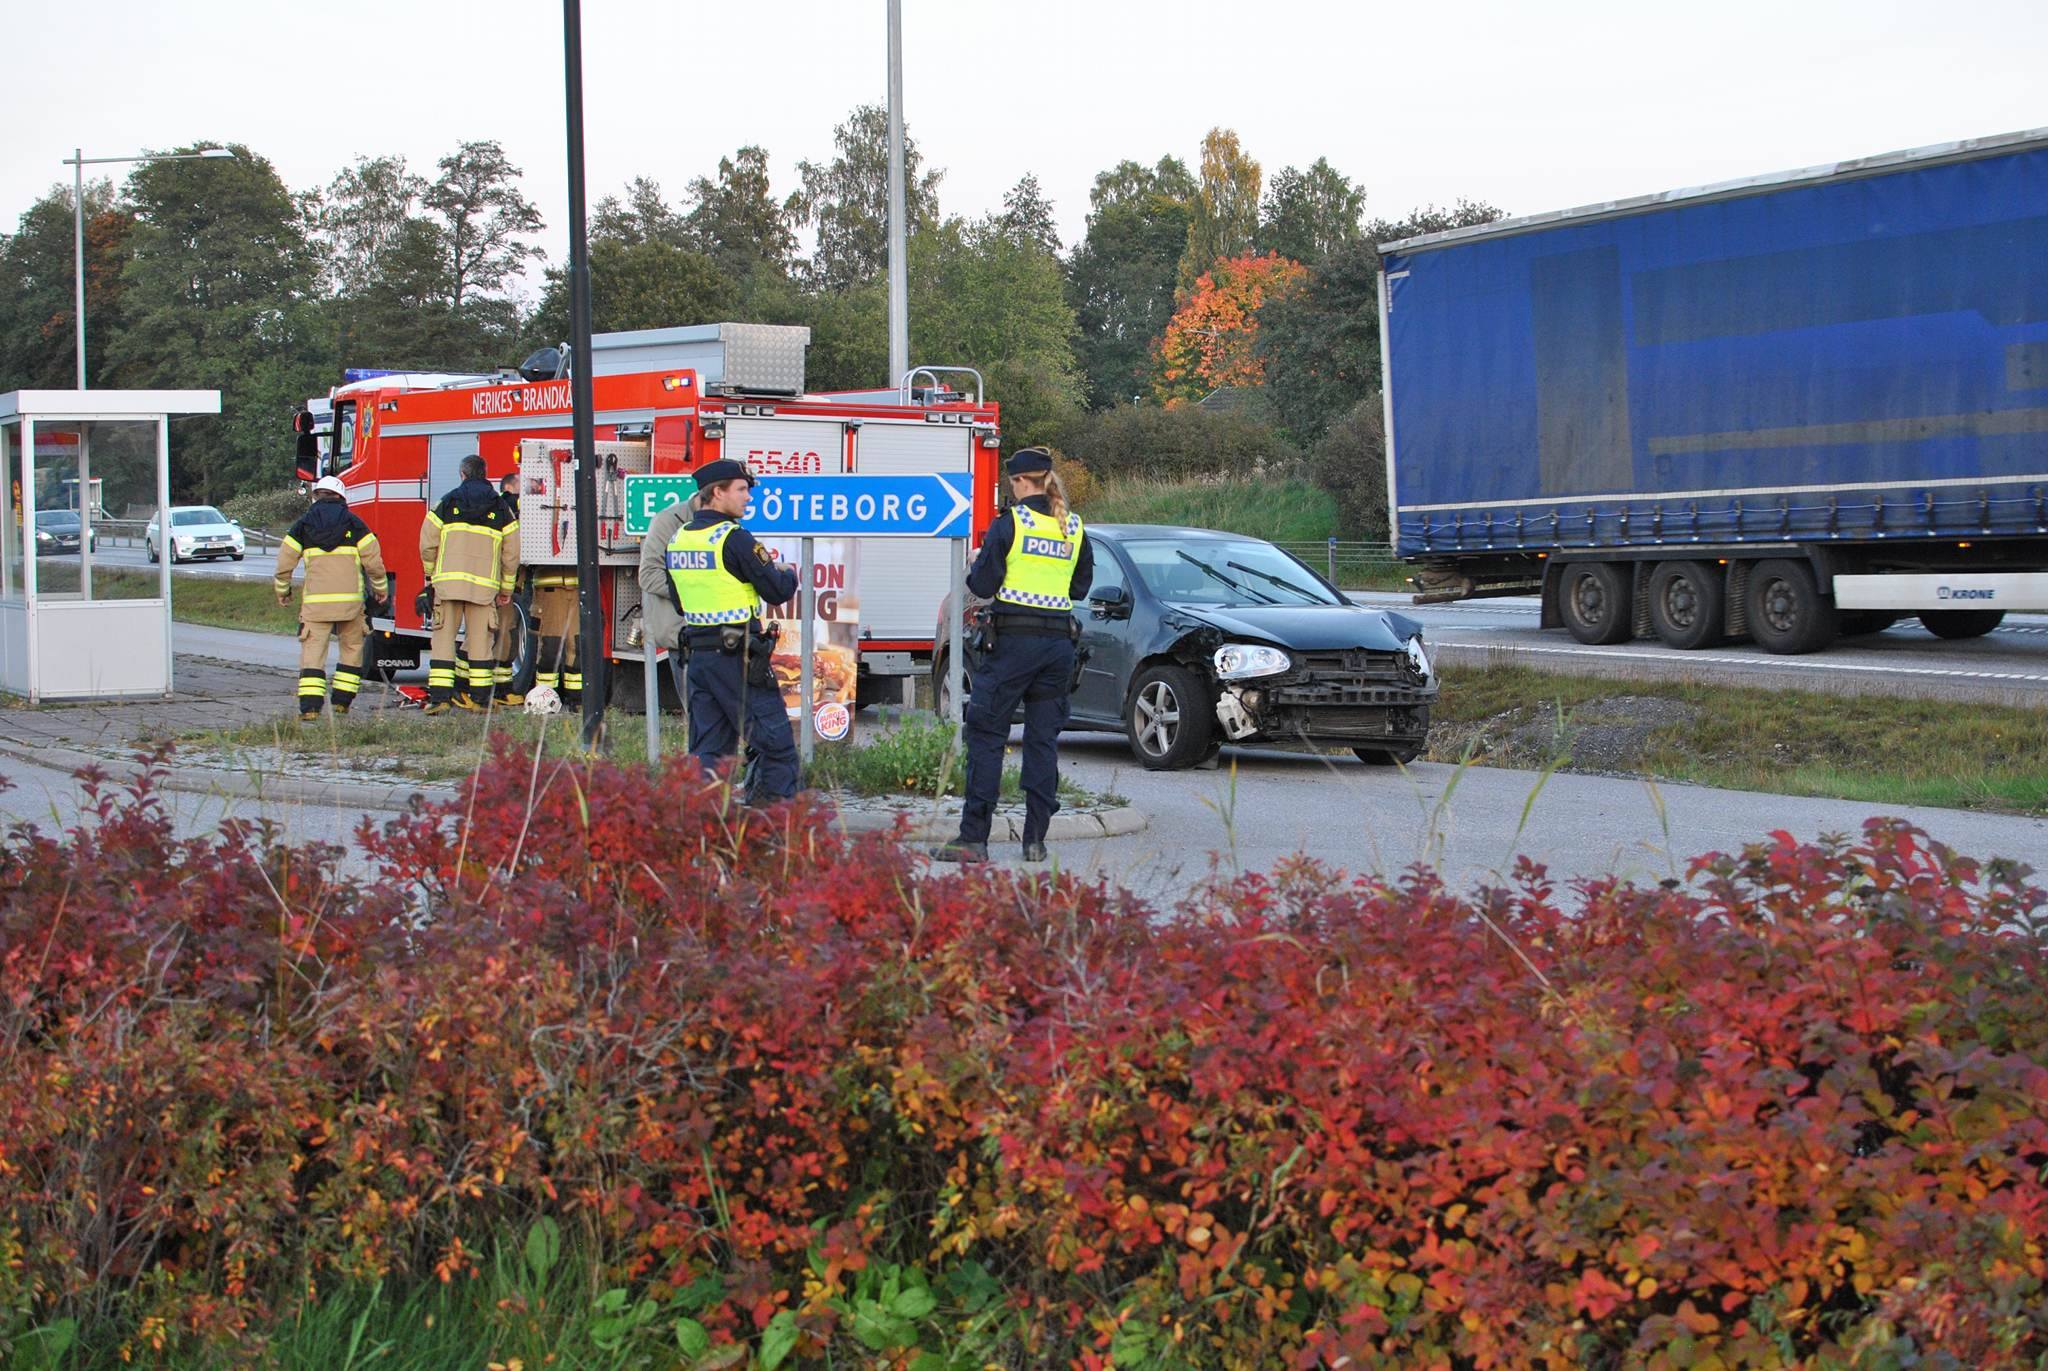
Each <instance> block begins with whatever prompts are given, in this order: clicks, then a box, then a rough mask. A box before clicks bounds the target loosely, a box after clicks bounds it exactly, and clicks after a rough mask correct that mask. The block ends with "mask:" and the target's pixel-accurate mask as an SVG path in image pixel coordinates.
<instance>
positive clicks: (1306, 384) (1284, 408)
mask: <svg viewBox="0 0 2048 1371" xmlns="http://www.w3.org/2000/svg"><path fill="white" fill-rule="evenodd" d="M1499 217H1500V211H1499V210H1497V209H1495V208H1494V207H1493V206H1491V205H1488V204H1484V203H1481V202H1477V201H1472V200H1460V201H1458V203H1457V205H1456V206H1454V207H1453V208H1451V209H1448V210H1445V209H1439V208H1437V207H1435V206H1425V207H1424V208H1422V209H1421V210H1418V211H1416V213H1415V214H1413V215H1411V216H1409V217H1408V218H1407V219H1404V220H1400V221H1394V222H1390V221H1387V220H1379V221H1376V222H1375V223H1374V224H1373V225H1372V226H1371V227H1370V229H1368V230H1367V231H1366V232H1365V233H1364V235H1363V236H1361V237H1359V238H1356V239H1354V240H1353V241H1352V242H1351V243H1350V244H1349V245H1348V246H1344V247H1340V248H1338V249H1337V250H1335V251H1333V252H1331V253H1330V254H1329V255H1327V256H1326V257H1324V258H1323V260H1322V261H1321V262H1320V263H1319V264H1318V265H1317V266H1316V267H1315V268H1314V269H1313V270H1312V271H1311V272H1310V273H1309V277H1308V280H1307V281H1306V282H1305V283H1304V284H1303V286H1302V288H1301V289H1300V290H1298V291H1296V292H1294V293H1292V294H1290V295H1287V296H1284V297H1282V298H1279V299H1275V300H1272V301H1269V302H1267V304H1266V305H1265V306H1264V307H1263V308H1262V309H1261V310H1260V311H1259V326H1260V327H1259V344H1258V346H1259V354H1260V356H1261V357H1262V358H1263V359H1264V362H1265V369H1266V383H1267V393H1268V398H1269V399H1270V400H1271V401H1272V403H1273V408H1274V411H1275V412H1276V413H1277V414H1278V415H1279V417H1280V422H1281V423H1282V424H1283V425H1284V426H1285V427H1286V428H1287V430H1288V433H1289V434H1290V436H1292V437H1293V439H1294V441H1296V442H1297V443H1300V444H1302V445H1304V446H1308V445H1311V444H1313V443H1315V442H1316V441H1317V440H1318V439H1320V438H1321V437H1322V436H1323V433H1324V431H1325V430H1326V429H1327V428H1328V427H1329V426H1330V424H1331V423H1332V422H1333V421H1335V420H1336V419H1337V417H1338V416H1340V415H1343V414H1345V413H1347V412H1348V411H1350V410H1351V409H1353V408H1354V407H1355V406H1356V405H1358V404H1359V402H1360V401H1362V400H1364V399H1365V398H1366V396H1367V395H1368V394H1371V393H1374V392H1376V391H1377V390H1378V388H1379V385H1380V323H1379V270H1380V261H1379V253H1378V251H1377V250H1376V248H1375V246H1374V245H1375V244H1377V243H1385V242H1392V241H1394V240H1396V239H1400V238H1407V237H1412V236H1413V235H1415V234H1419V233H1438V232H1442V231H1443V230H1445V229H1450V228H1462V227H1465V226H1466V225H1469V224H1484V223H1490V222H1492V221H1493V220H1495V219H1498V218H1499ZM1340 498H1341V497H1340Z"/></svg>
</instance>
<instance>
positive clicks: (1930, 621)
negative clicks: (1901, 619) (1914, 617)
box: [1920, 609, 2005, 639]
mask: <svg viewBox="0 0 2048 1371" xmlns="http://www.w3.org/2000/svg"><path fill="white" fill-rule="evenodd" d="M2004 621H2005V611H2004V610H2002V609H1935V610H1929V611H1928V612H1927V613H1925V614H1923V615H1921V616H1920V622H1921V623H1922V624H1923V625H1925V626H1926V629H1927V631H1928V632H1929V633H1932V634H1933V635H1934V636H1935V637H1937V638H1950V639H1954V638H1981V637H1983V636H1984V635H1985V634H1987V633H1989V632H1990V631H1991V630H1992V629H1994V628H1997V627H1998V626H1999V625H2000V624H2001V623H2003V622H2004Z"/></svg>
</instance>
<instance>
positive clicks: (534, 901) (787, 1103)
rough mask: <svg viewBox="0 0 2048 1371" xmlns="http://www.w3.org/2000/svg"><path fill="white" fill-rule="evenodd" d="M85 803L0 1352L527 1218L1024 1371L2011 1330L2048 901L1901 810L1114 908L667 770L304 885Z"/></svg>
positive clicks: (20, 872) (55, 859)
mask: <svg viewBox="0 0 2048 1371" xmlns="http://www.w3.org/2000/svg"><path fill="white" fill-rule="evenodd" d="M88 783H89V784H90V785H91V787H92V790H93V794H94V795H95V796H96V818H95V820H94V821H93V822H91V823H87V824H84V825H82V826H81V827H79V828H77V829H74V830H73V831H71V832H69V833H66V834H63V835H58V836H53V835H49V834H44V833H40V832H37V831H35V830H32V829H28V828H17V829H15V830H14V831H13V832H12V833H11V834H10V835H8V837H7V839H6V841H5V843H4V845H0V1356H4V1353H5V1351H6V1340H7V1338H9V1337H12V1336H19V1335H20V1334H21V1332H22V1330H24V1329H26V1328H28V1327H31V1326H34V1325H36V1324H38V1323H41V1322H44V1321H47V1320H50V1319H52V1318H55V1317H57V1316H59V1315H70V1316H76V1317H81V1318H83V1319H84V1320H86V1321H87V1322H88V1324H90V1325H93V1326H99V1327H114V1328H118V1329H119V1330H121V1331H120V1336H122V1337H125V1338H128V1339H129V1340H130V1341H131V1343H132V1344H134V1345H137V1346H141V1345H148V1346H152V1347H157V1348H162V1347H167V1346H172V1345H174V1344H180V1343H199V1342H203V1343H207V1344H210V1345H212V1346H213V1347H214V1348H216V1349H217V1350H221V1351H226V1352H228V1353H230V1354H234V1355H239V1356H241V1357H244V1358H245V1359H247V1360H250V1361H260V1360H261V1357H262V1345H263V1336H264V1330H265V1329H266V1328H267V1327H269V1326H271V1325H272V1324H273V1322H274V1321H275V1320H276V1319H277V1318H278V1317H280V1316H281V1315H282V1314H283V1313H285V1312H287V1311H288V1310H289V1309H290V1308H291V1307H292V1306H293V1305H294V1303H295V1302H298V1301H302V1300H306V1299H317V1298H318V1297H319V1293H320V1291H322V1290H324V1289H327V1288H330V1287H331V1286H332V1284H333V1283H334V1282H336V1281H339V1280H343V1279H349V1278H360V1279H364V1280H371V1279H377V1278H383V1277H387V1276H388V1277H391V1278H393V1279H397V1280H405V1279H432V1278H434V1277H435V1276H439V1277H440V1278H441V1279H444V1280H462V1279H466V1278H467V1277H468V1276H469V1274H470V1273H471V1272H473V1271H474V1270H475V1268H476V1265H477V1262H478V1252H479V1250H480V1246H481V1244H482V1243H483V1242H484V1241H485V1240H486V1238H487V1237H488V1235H490V1234H492V1233H494V1232H498V1231H502V1230H503V1229H504V1228H505V1227H507V1226H515V1227H516V1226H523V1225H526V1224H528V1223H531V1222H532V1221H533V1220H534V1219H535V1218H536V1217H537V1216H539V1215H543V1214H545V1215H549V1216H552V1217H553V1218H555V1219H556V1220H558V1221H559V1222H560V1223H561V1225H562V1226H564V1227H565V1228H567V1229H569V1230H570V1231H572V1232H574V1233H577V1234H580V1235H581V1241H583V1242H584V1243H586V1244H587V1246H588V1249H589V1250H592V1251H598V1252H602V1253H604V1254H605V1259H606V1260H608V1261H611V1262H613V1263H614V1264H615V1268H616V1269H615V1270H613V1271H612V1272H610V1273H608V1274H609V1276H610V1277H611V1278H613V1279H616V1280H619V1281H622V1282H628V1283H631V1284H632V1285H633V1286H634V1287H635V1288H636V1289H638V1290H640V1291H643V1292H645V1294H646V1296H647V1298H649V1299H651V1300H655V1301H657V1302H658V1301H662V1300H665V1299H668V1298H670V1297H672V1296H674V1295H675V1293H676V1292H677V1291H679V1290H682V1289H684V1288H685V1287H690V1286H692V1284H693V1283H699V1285H698V1288H702V1287H701V1280H702V1278H704V1277H706V1276H715V1277H716V1278H717V1281H718V1286H717V1291H718V1298H717V1301H716V1303H715V1304H714V1305H712V1307H710V1308H709V1309H707V1310H704V1311H703V1312H702V1314H701V1322H702V1325H703V1327H704V1328H705V1329H706V1330H708V1332H709V1334H710V1336H711V1338H712V1339H713V1340H714V1343H715V1344H718V1345H725V1344H731V1343H747V1342H753V1341H755V1340H757V1339H759V1338H760V1336H761V1330H762V1329H764V1328H766V1327H768V1326H769V1324H770V1322H771V1320H774V1319H776V1318H777V1316H778V1315H784V1316H785V1317H784V1318H783V1320H782V1323H783V1324H784V1325H787V1324H788V1322H789V1318H788V1317H787V1316H793V1317H794V1322H795V1328H796V1330H797V1336H798V1339H799V1342H798V1351H799V1355H811V1354H818V1353H821V1352H823V1351H824V1350H825V1349H827V1348H834V1347H837V1348H841V1349H842V1351H848V1350H850V1351H851V1353H852V1354H853V1356H852V1358H851V1359H852V1360H858V1359H859V1358H860V1357H861V1356H864V1355H872V1354H866V1353H862V1352H861V1351H860V1348H861V1344H860V1343H859V1342H857V1341H855V1340H854V1334H855V1333H856V1332H857V1331H859V1330H855V1329H851V1328H849V1327H848V1326H847V1324H848V1322H849V1321H848V1320H847V1319H846V1318H845V1317H844V1313H843V1311H844V1309H845V1307H846V1305H845V1303H844V1300H843V1299H842V1297H843V1296H845V1295H846V1293H847V1291H848V1289H849V1287H850V1284H851V1283H852V1282H853V1281H854V1280H855V1279H856V1278H857V1276H858V1275H859V1273H861V1272H862V1270H863V1268H865V1267H867V1266H868V1265H869V1264H870V1263H875V1262H883V1261H886V1262H889V1263H895V1264H900V1265H902V1266H906V1267H915V1268H918V1269H921V1270H925V1271H930V1272H940V1271H943V1270H945V1269H947V1268H949V1267H950V1266H954V1265H957V1264H960V1263H966V1262H970V1261H971V1262H973V1263H976V1264H977V1265H978V1268H979V1269H980V1270H983V1271H986V1272H988V1273H991V1274H992V1276H993V1278H994V1280H995V1282H996V1283H997V1285H998V1286H999V1287H1000V1291H1001V1294H1002V1296H1004V1297H1005V1299H1004V1300H1003V1301H1001V1302H1000V1303H999V1304H998V1305H997V1306H996V1309H997V1311H998V1312H1000V1313H1001V1315H1002V1317H1001V1318H1000V1319H998V1320H993V1321H991V1320H989V1319H983V1320H982V1321H981V1323H980V1325H979V1326H981V1327H982V1328H983V1329H984V1330H985V1335H984V1341H983V1343H982V1344H981V1345H980V1346H981V1348H982V1351H981V1353H980V1355H982V1356H984V1357H985V1358H988V1359H993V1360H995V1361H998V1362H999V1363H1001V1364H1005V1365H1014V1366H1020V1367H1021V1366H1033V1367H1037V1366H1047V1365H1074V1366H1082V1367H1107V1366H1110V1365H1115V1366H1119V1367H1129V1366H1141V1365H1145V1366H1161V1367H1165V1366H1217V1367H1244V1368H1253V1367H1278V1366H1290V1365H1291V1366H1299V1367H1314V1366H1326V1365H1327V1366H1339V1365H1342V1366H1353V1367H1361V1366H1389V1367H1392V1366H1402V1367H1406V1366H1443V1367H1451V1366H1461V1367H1462V1366H1471V1367H1523V1366H1557V1367H1569V1366H1613V1365H1640V1366H1651V1367H1681V1366H1714V1365H1719V1366H1728V1367H1733V1366H1788V1365H1799V1364H1822V1363H1831V1364H1838V1365H1848V1364H1864V1365H1873V1366H1875V1365H1898V1366H1905V1365H1918V1364H1926V1365H1951V1366H1967V1367H1977V1366H2021V1365H2034V1364H2037V1363H2039V1362H2040V1360H2041V1359H2043V1358H2044V1357H2048V1290H2044V1287H2043V1281H2044V1277H2048V1257H2044V1244H2048V1185H2044V1168H2048V992H2044V972H2048V958H2044V955H2043V944H2042V938H2041V935H2042V932H2043V907H2044V896H2043V893H2042V891H2041V890H2040V889H2038V888H2036V887H2033V886H2030V885H2028V884H2026V882H2025V876H2026V874H2027V873H2026V872H2025V871H2024V870H2022V869H2018V868H2014V867H2011V866H2003V865H2000V864H1996V863H1992V864H1979V863H1977V862H1974V861H1971V860H1968V859H1965V858H1962V857H1958V856H1955V855H1954V854H1951V853H1949V852H1947V851H1945V850H1943V849H1942V848H1940V847H1938V846H1936V845H1934V844H1932V843H1930V842H1929V841H1928V840H1927V839H1926V838H1925V837H1924V836H1923V835H1921V834H1919V833H1917V832H1915V831H1914V830H1912V829H1909V828H1906V827H1904V826H1900V825H1892V824H1882V823H1878V824H1872V825H1871V826H1870V827H1869V828H1868V829H1867V830H1866V832H1865V833H1864V835H1863V836H1862V839H1861V840H1860V841H1859V842H1856V843H1853V844H1849V843H1841V844H1823V845H1818V846H1816V845H1804V844H1799V843H1796V842H1794V841H1792V840H1791V839H1790V838H1789V837H1788V836H1786V835H1783V834H1777V835H1772V836H1771V837H1770V838H1769V839H1768V840H1766V841H1764V842H1762V843H1760V844H1758V845H1757V846H1755V847H1753V848H1751V849H1749V850H1748V851H1746V852H1744V853H1743V854H1741V855H1740V856H1732V857H1731V856H1713V857H1706V858H1702V859H1700V860H1699V861H1698V862H1696V863H1695V864H1694V866H1693V869H1692V871H1691V872H1690V873H1689V879H1688V880H1687V881H1686V882H1684V883H1679V882H1667V883H1665V885H1663V886H1650V887H1641V886H1635V885H1628V884H1620V883H1612V882H1607V883H1594V884H1587V885H1584V886H1580V887H1576V888H1574V889H1573V890H1571V891H1569V892H1559V891H1557V890H1556V889H1554V888H1553V887H1552V885H1551V884H1550V883H1549V882H1548V881H1547V879H1546V878H1545V876H1544V874H1543V873H1542V871H1541V870H1540V869H1538V868H1534V867H1528V866H1525V867H1523V868H1522V869H1521V870H1520V871H1518V873H1517V878H1516V880H1515V881H1514V882H1513V883H1512V885H1511V887H1510V888H1505V889H1495V890H1486V891H1481V892H1478V893H1475V894H1473V895H1470V896H1460V895H1457V894H1455V893H1453V892H1451V891H1448V890H1446V889H1445V888H1443V886H1442V885H1441V884H1439V883H1438V882H1437V880H1436V879H1435V878H1434V877H1433V876H1432V875H1431V874H1429V873H1428V872H1426V871H1416V872H1411V873H1410V874H1408V875H1407V876H1406V877H1404V878H1403V879H1401V880H1400V881H1398V882H1395V883H1382V882H1375V881H1365V880H1352V879H1350V878H1345V877H1339V876H1336V875H1334V874H1332V873H1330V872H1328V871H1325V870H1323V869H1320V868H1318V867H1316V866H1314V865H1311V864H1308V863H1298V864H1293V865H1288V866H1284V867H1282V868H1280V869H1279V870H1276V871H1275V872H1273V873H1271V874H1270V875H1266V876H1253V877H1245V878H1242V879H1240V880H1237V881H1235V882H1233V883H1227V884H1219V885H1217V886H1215V887H1213V888H1211V889H1208V890H1206V891H1204V892H1203V893H1202V894H1201V895H1199V896H1197V897H1195V898H1193V899H1191V900H1190V901H1189V902H1188V903H1187V904H1186V905H1184V906H1183V907H1182V908H1180V909H1178V910H1172V911H1158V910H1153V909H1150V908H1147V907H1146V906H1145V905H1144V904H1142V903H1140V902H1138V901H1136V900H1135V899H1133V898H1131V897H1129V896H1126V895H1123V894H1121V893H1119V892H1117V891H1114V890H1111V889H1108V888H1105V887H1104V886H1102V885H1099V884H1097V885H1090V884H1087V883H1083V882H1081V881H1078V880H1075V879H1071V878H1064V879H1053V878H1047V877H1044V876H1040V875H1018V874H1014V873H1011V872H1008V871H1002V870H993V871H990V870H971V869H970V870H966V871H962V872H958V873H954V872H947V873H944V874H933V873H932V872H930V871H928V870H927V869H926V867H925V866H924V862H923V858H921V857H920V856H918V855H917V854H916V853H915V852H914V851H913V850H912V849H910V848H908V847H907V846H905V845H904V844H902V843H900V842H898V841H897V840H895V839H894V838H891V837H867V838H858V839H856V838H849V837H846V836H844V835H842V834H840V833H838V832H837V831H836V830H834V829H833V828H832V826H831V825H830V822H829V816H828V815H826V814H824V813H822V812H820V811H818V810H816V809H814V808H809V807H806V806H804V805H802V804H797V805H791V806H786V807H783V808H780V809H778V810H775V811H772V812H770V813H767V814H765V815H764V814H761V813H757V812H754V811H750V810H747V809H744V808H742V807H740V806H738V805H737V804H735V803H734V802H733V800H732V798H731V795H730V792H729V791H728V790H727V789H726V788H725V787H724V785H723V784H721V783H720V781H719V780H718V779H717V778H713V777H706V776H704V775H702V774H700V773H699V772H698V771H697V770H696V769H695V767H694V766H692V765H689V764H684V765H678V766H675V767H671V768H669V769H668V770H666V771H664V772H662V773H660V774H655V775H650V774H648V773H647V772H645V771H640V770H632V769H621V768H615V767H612V766H609V765H606V764H602V763H590V764H582V763H579V764H574V765H560V764H555V763H545V764H542V765H541V766H540V767H538V768H536V767H535V766H534V764H533V763H532V762H531V760H530V759H521V758H518V757H515V756H510V755H500V756H499V757H498V758H496V759H495V760H494V761H493V762H491V763H490V764H489V765H487V766H486V767H485V768H484V769H483V770H482V771H481V772H479V774H478V776H477V777H476V779H475V781H474V783H473V786H472V788H471V791H470V793H469V794H467V795H466V796H465V797H464V799H463V800H462V801H461V802H460V803H458V804H456V805H454V806H452V807H450V808H447V809H429V810H426V811H423V812H420V813H417V814H412V815H408V816H404V817H401V818H399V819H397V820H394V821H391V822H388V823H385V824H383V825H382V826H381V827H375V826H372V825H370V824H368V823H366V824H365V825H364V827H363V828H362V830H361V831H360V832H359V833H358V835H357V841H358V844H359V846H360V848H361V850H362V852H363V853H365V854H367V858H368V860H369V862H370V864H371V867H372V869H373V872H374V874H373V875H372V876H370V877H368V878H354V879H352V878H348V877H345V876H344V875H342V874H341V872H342V871H343V869H344V868H343V862H342V859H343V857H344V854H343V853H342V852H340V851H338V850H335V849H332V848H324V847H318V846H291V845H287V844H285V843H283V842H281V841H279V839H278V836H277V834H276V833H275V832H273V831H270V830H267V829H264V828H262V827H260V826H250V825H242V824H228V825H224V826H223V827H222V828H221V829H220V831H219V832H218V833H217V834H215V835H213V836H212V837H209V838H206V839H203V840H180V839H177V838H176V837H174V835H173V833H172V830H171V828H170V826H169V824H168V822H167V821H166V819H165V818H164V816H163V814H162V812H161V810H160V808H159V807H158V806H157V804H156V802H155V800H154V798H153V796H152V793H151V791H150V789H149V786H148V784H147V783H146V782H145V783H142V784H139V785H137V786H135V787H132V788H131V789H129V790H126V791H120V790H115V789H111V788H109V787H108V786H107V785H106V784H105V783H104V782H103V781H102V780H99V779H97V778H88ZM694 1307H695V1306H693V1308H694ZM905 1307H910V1306H905ZM944 1316H945V1315H944V1311H943V1310H942V1311H939V1313H938V1314H937V1315H936V1317H940V1318H943V1317H944ZM991 1329H992V1330H994V1331H993V1332H987V1331H986V1330H991ZM10 1330H12V1331H11V1332H10ZM869 1331H870V1332H872V1330H869ZM870 1345H872V1344H870ZM847 1360H848V1359H847V1358H845V1357H842V1361H843V1362H845V1361H847ZM878 1364H882V1363H878ZM886 1364H891V1365H895V1364H904V1365H907V1364H908V1360H907V1355H906V1356H905V1357H902V1358H899V1359H898V1360H896V1361H890V1362H887V1363H886Z"/></svg>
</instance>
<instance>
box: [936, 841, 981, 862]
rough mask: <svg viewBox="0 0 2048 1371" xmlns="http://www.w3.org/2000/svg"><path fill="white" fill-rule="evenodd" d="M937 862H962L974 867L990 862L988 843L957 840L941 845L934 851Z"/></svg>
mask: <svg viewBox="0 0 2048 1371" xmlns="http://www.w3.org/2000/svg"><path fill="white" fill-rule="evenodd" d="M932 860H933V861H935V862H962V863H966V864H968V865H973V864H975V863H978V862H985V861H987V860H988V844H987V843H965V842H962V841H960V840H959V839H958V838H955V839H954V840H953V841H952V842H950V843H941V844H940V845H939V846H937V847H935V848H933V849H932Z"/></svg>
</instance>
